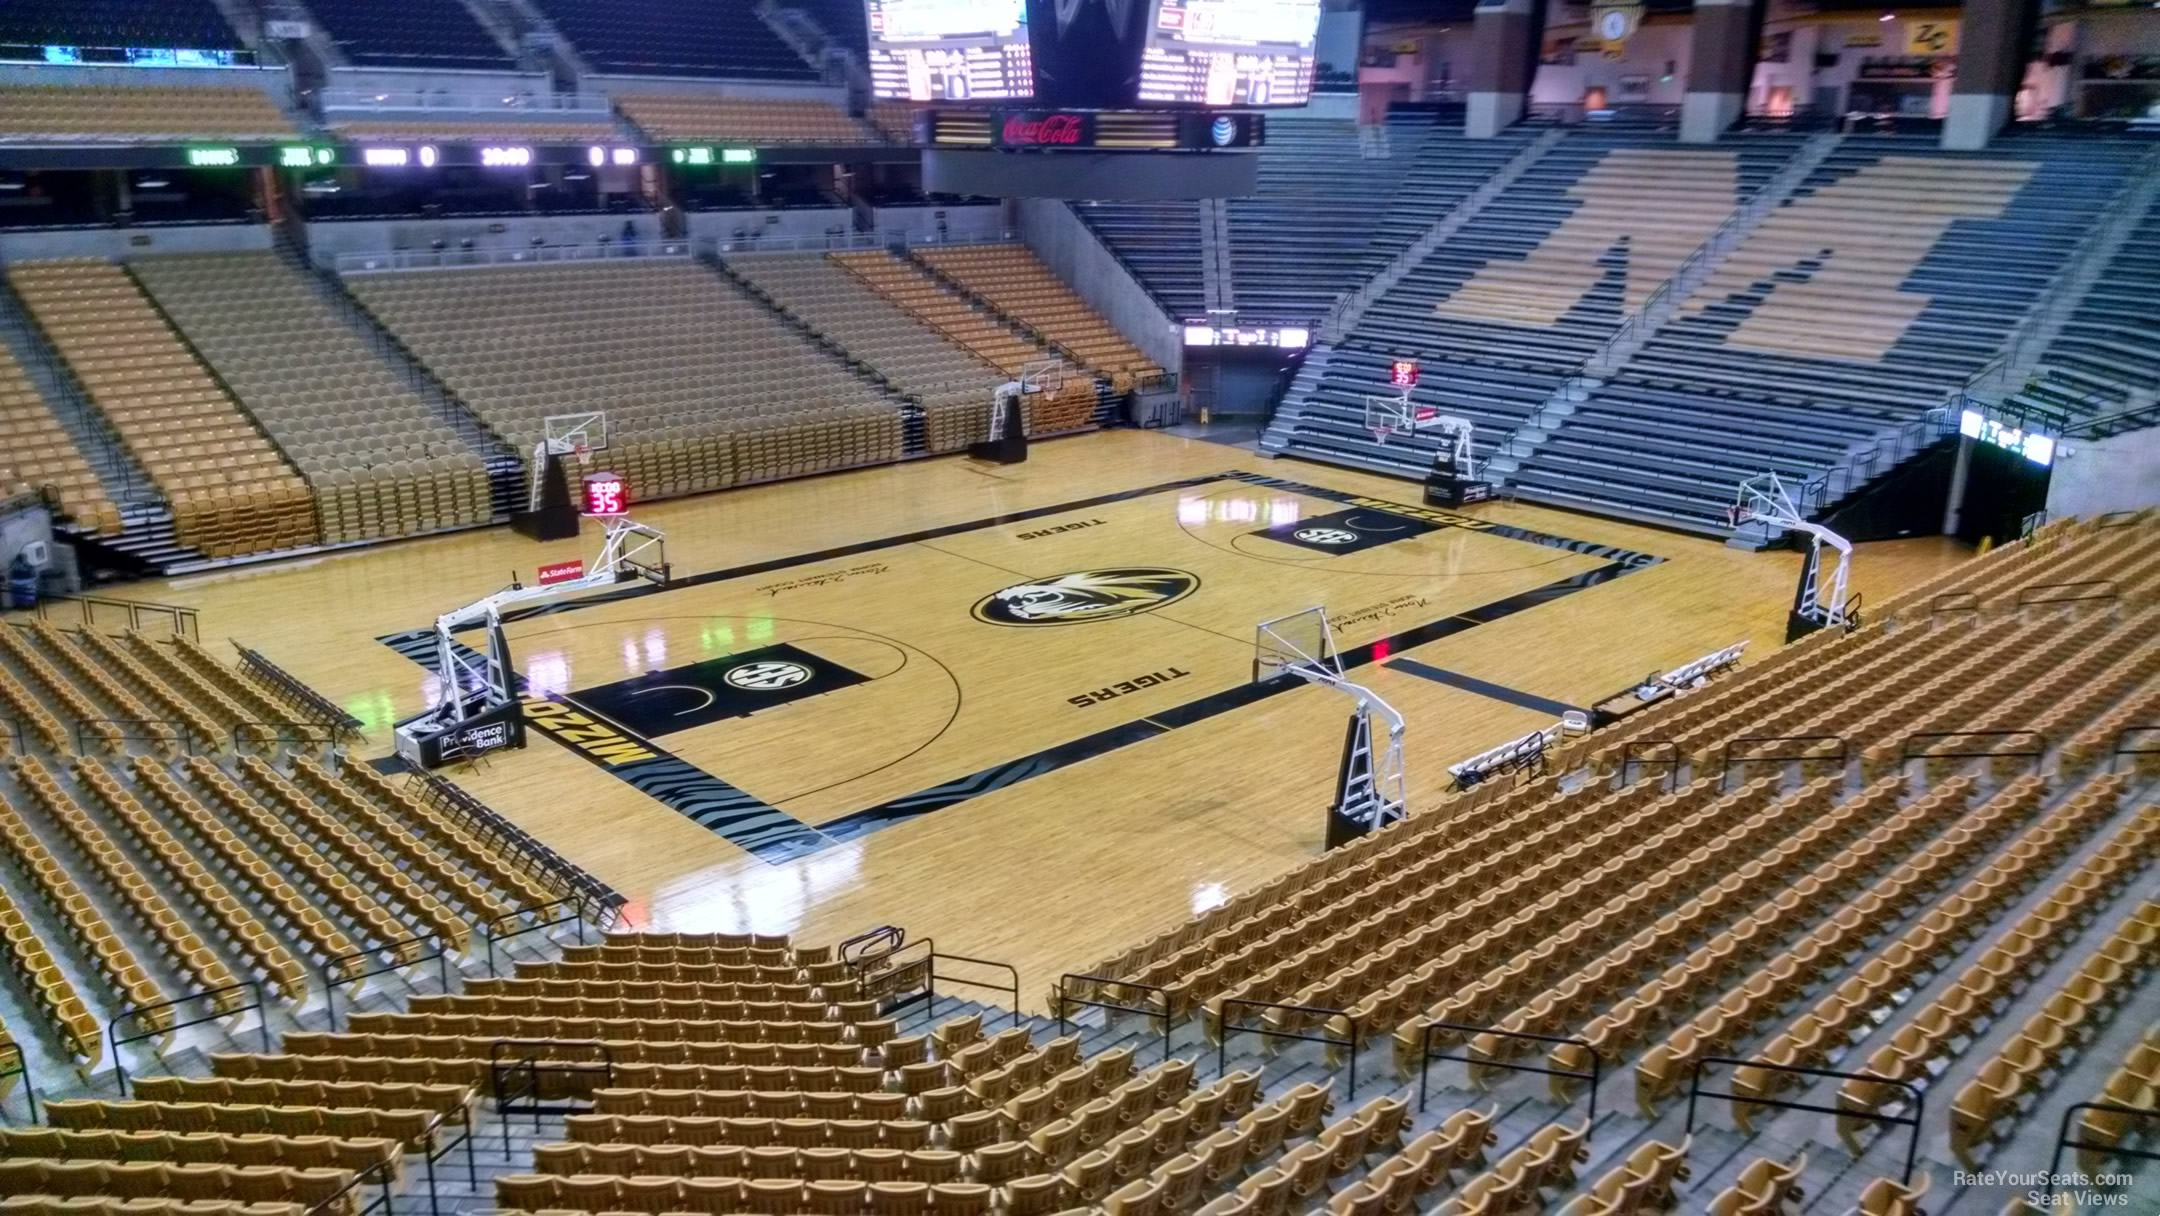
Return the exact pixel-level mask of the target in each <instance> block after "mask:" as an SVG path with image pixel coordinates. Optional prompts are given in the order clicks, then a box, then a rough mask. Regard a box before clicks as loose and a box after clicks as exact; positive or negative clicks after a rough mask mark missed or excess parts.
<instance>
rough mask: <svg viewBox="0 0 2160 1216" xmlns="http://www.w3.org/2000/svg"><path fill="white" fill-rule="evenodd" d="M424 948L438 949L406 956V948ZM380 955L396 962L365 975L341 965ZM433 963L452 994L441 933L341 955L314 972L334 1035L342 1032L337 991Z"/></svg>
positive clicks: (418, 936)
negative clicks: (364, 981) (343, 967)
mask: <svg viewBox="0 0 2160 1216" xmlns="http://www.w3.org/2000/svg"><path fill="white" fill-rule="evenodd" d="M425 945H433V946H434V947H435V949H434V951H433V952H432V953H428V954H407V953H406V952H405V948H406V947H409V946H425ZM381 955H388V956H390V957H391V958H392V959H394V960H396V961H394V962H391V963H388V964H385V965H383V966H380V967H377V968H375V969H374V970H372V971H362V972H359V973H357V974H355V973H353V972H351V971H349V970H343V969H342V964H345V963H352V962H366V961H369V960H372V959H375V958H377V957H379V956H381ZM430 960H433V961H434V963H435V973H436V978H437V979H439V980H441V982H442V987H443V991H444V992H448V991H450V950H449V947H448V946H447V945H446V944H445V943H444V940H443V936H442V935H441V934H439V933H419V934H415V935H413V936H412V937H405V938H399V939H398V940H397V941H394V942H385V943H383V944H382V945H381V946H378V947H374V948H371V949H366V950H355V951H353V952H352V953H350V954H340V955H338V956H337V957H335V958H327V959H324V960H323V961H322V965H321V966H319V967H317V968H316V969H315V976H316V978H317V979H319V980H321V981H322V988H323V1004H324V1006H325V1007H326V1008H327V1009H328V1010H329V1013H330V1029H331V1031H332V1032H333V1033H334V1032H336V1031H339V1030H341V1029H343V1027H341V1026H340V1025H339V1024H338V1007H337V990H338V989H340V988H343V987H345V986H346V985H349V984H357V983H359V982H361V981H362V980H368V979H373V978H375V977H376V976H378V975H389V974H391V973H392V972H396V971H403V970H405V969H406V968H408V967H417V966H419V965H420V964H421V963H425V962H428V961H430ZM333 977H334V978H333Z"/></svg>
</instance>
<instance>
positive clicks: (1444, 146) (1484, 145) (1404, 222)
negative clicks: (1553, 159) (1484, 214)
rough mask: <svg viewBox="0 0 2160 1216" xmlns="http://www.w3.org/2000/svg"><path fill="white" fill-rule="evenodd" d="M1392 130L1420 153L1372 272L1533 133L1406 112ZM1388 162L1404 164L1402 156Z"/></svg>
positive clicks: (1376, 248)
mask: <svg viewBox="0 0 2160 1216" xmlns="http://www.w3.org/2000/svg"><path fill="white" fill-rule="evenodd" d="M1388 129H1389V132H1390V138H1391V140H1392V138H1394V135H1395V133H1397V132H1402V133H1403V134H1404V135H1405V136H1407V137H1410V138H1413V139H1414V140H1415V142H1416V146H1417V154H1416V156H1415V157H1413V158H1412V159H1411V161H1410V165H1409V167H1408V169H1407V171H1405V172H1404V174H1403V177H1402V180H1401V182H1400V183H1399V184H1398V185H1397V186H1396V187H1395V193H1394V198H1393V200H1392V201H1391V202H1390V203H1389V204H1388V208H1387V210H1386V212H1384V213H1383V214H1382V215H1381V217H1380V223H1379V226H1378V227H1377V228H1375V229H1374V230H1373V235H1372V240H1371V242H1370V244H1369V245H1368V246H1367V250H1366V253H1365V256H1364V259H1363V262H1364V269H1365V273H1366V276H1367V277H1369V276H1370V274H1371V273H1372V272H1374V271H1377V270H1378V269H1379V268H1380V267H1382V266H1384V265H1386V264H1387V262H1388V261H1389V260H1391V259H1393V258H1394V257H1395V255H1397V254H1399V253H1401V252H1402V251H1403V250H1405V249H1408V248H1409V247H1410V246H1411V245H1412V244H1414V243H1415V242H1416V241H1417V239H1418V238H1419V237H1421V236H1423V235H1424V234H1425V230H1426V229H1428V228H1430V227H1432V226H1433V224H1434V223H1435V222H1436V221H1438V220H1439V219H1441V218H1442V217H1443V216H1445V215H1446V214H1447V213H1448V212H1450V211H1452V210H1454V209H1455V206H1456V204H1458V203H1460V202H1462V200H1463V199H1465V198H1467V197H1469V196H1470V195H1471V194H1472V193H1473V192H1474V191H1476V190H1477V188H1478V187H1479V186H1482V185H1484V184H1485V183H1486V181H1487V180H1489V179H1490V178H1491V177H1492V176H1493V175H1494V174H1495V173H1498V172H1499V171H1500V169H1501V167H1502V166H1504V165H1506V164H1507V163H1508V162H1509V161H1511V160H1513V159H1515V157H1516V155H1517V154H1519V153H1520V152H1521V151H1522V150H1523V147H1524V146H1525V145H1526V144H1528V143H1529V142H1530V140H1531V138H1532V136H1531V134H1530V133H1529V132H1527V131H1523V130H1521V129H1514V130H1509V131H1505V132H1502V133H1501V134H1500V135H1498V136H1496V137H1494V138H1492V139H1469V138H1466V137H1465V136H1464V135H1463V133H1462V130H1461V128H1460V126H1459V125H1457V124H1456V123H1454V122H1453V121H1450V120H1449V119H1445V118H1443V119H1442V120H1440V121H1439V122H1438V124H1437V125H1433V126H1429V127H1427V126H1424V125H1423V120H1422V119H1420V120H1419V121H1418V122H1415V123H1413V122H1412V121H1411V120H1410V119H1409V118H1408V117H1407V116H1402V115H1398V116H1394V117H1391V118H1390V119H1389V120H1388ZM1386 163H1389V164H1392V165H1396V166H1400V165H1401V161H1400V160H1399V159H1398V160H1393V161H1389V162H1386ZM1362 281H1363V280H1362V278H1361V279H1360V282H1362ZM1241 282H1242V279H1241ZM1356 285H1357V284H1353V285H1352V286H1356Z"/></svg>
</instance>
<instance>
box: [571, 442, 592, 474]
mask: <svg viewBox="0 0 2160 1216" xmlns="http://www.w3.org/2000/svg"><path fill="white" fill-rule="evenodd" d="M570 451H571V453H572V454H573V455H575V456H576V457H577V463H578V467H579V468H580V469H590V468H591V467H592V444H590V443H587V442H585V441H584V440H583V439H580V440H578V441H577V443H576V445H575V446H573V447H572V448H571V449H570Z"/></svg>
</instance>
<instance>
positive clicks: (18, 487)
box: [0, 346, 120, 534]
mask: <svg viewBox="0 0 2160 1216" xmlns="http://www.w3.org/2000/svg"><path fill="white" fill-rule="evenodd" d="M0 444H4V451H5V453H6V454H5V456H0V461H4V462H5V463H0V489H4V490H5V491H6V492H7V493H10V494H17V493H23V492H25V491H37V490H47V489H49V490H51V491H53V492H54V493H55V494H57V495H59V498H60V506H61V509H62V510H64V511H66V512H67V513H68V514H70V515H72V516H74V517H75V520H76V521H77V522H78V523H81V524H83V525H84V526H86V527H89V528H92V529H94V530H96V531H98V532H100V533H105V534H110V533H113V532H117V531H119V530H120V509H119V508H118V507H117V506H114V505H113V501H112V498H111V496H110V495H109V494H107V493H106V491H105V484H104V482H103V481H102V480H101V479H100V478H99V477H98V475H97V471H96V470H95V469H92V468H91V467H90V464H89V462H88V461H86V460H84V459H83V453H82V449H81V448H79V447H77V446H76V445H75V440H74V439H73V437H71V436H70V435H69V434H68V433H67V431H66V429H65V428H63V427H62V426H61V425H60V420H59V419H58V418H56V417H54V416H53V412H52V407H51V405H50V404H48V403H47V402H46V400H45V395H44V394H43V393H41V392H39V391H38V387H37V385H35V384H33V383H32V382H31V380H30V377H29V376H28V375H27V374H26V373H25V372H24V371H23V367H22V364H20V363H18V362H16V360H15V355H14V353H13V352H12V351H9V350H8V349H7V348H6V347H5V346H0Z"/></svg>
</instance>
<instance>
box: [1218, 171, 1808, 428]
mask: <svg viewBox="0 0 2160 1216" xmlns="http://www.w3.org/2000/svg"><path fill="white" fill-rule="evenodd" d="M1795 148H1796V144H1795V143H1794V142H1793V141H1792V140H1791V139H1790V138H1789V137H1784V136H1766V137H1755V138H1750V139H1746V140H1740V141H1736V142H1734V143H1732V144H1730V145H1725V146H1720V147H1717V148H1692V147H1682V146H1680V145H1677V144H1675V143H1673V142H1671V136H1669V135H1660V134H1655V133H1646V132H1638V131H1629V130H1625V129H1615V130H1611V131H1601V130H1593V131H1582V132H1577V133H1574V134H1570V135H1568V136H1567V137H1566V138H1565V139H1563V140H1561V141H1560V142H1559V143H1557V144H1555V145H1553V146H1552V147H1551V148H1550V149H1549V150H1547V151H1546V152H1545V153H1544V155H1542V156H1541V157H1539V158H1538V159H1537V161H1536V162H1535V163H1533V164H1531V165H1530V166H1529V168H1528V169H1527V170H1526V171H1525V172H1524V173H1523V174H1522V175H1521V176H1520V177H1518V178H1516V179H1515V181H1514V182H1513V183H1512V184H1510V185H1509V186H1508V188H1507V189H1506V190H1504V191H1503V192H1502V193H1501V194H1500V195H1499V196H1497V197H1496V198H1494V199H1492V200H1491V201H1490V202H1488V203H1487V204H1486V205H1485V206H1484V207H1483V208H1482V209H1481V210H1480V211H1479V212H1478V213H1477V214H1476V215H1474V216H1472V217H1471V218H1470V219H1469V221H1468V222H1467V223H1465V224H1463V225H1462V226H1461V227H1460V228H1459V229H1458V230H1457V231H1456V232H1455V233H1454V235H1452V236H1451V237H1450V238H1449V239H1447V240H1446V241H1444V242H1443V243H1441V245H1440V246H1439V247H1438V248H1437V249H1435V250H1434V251H1433V252H1432V253H1431V254H1430V255H1429V256H1427V257H1426V258H1424V259H1423V260H1422V261H1421V262H1419V263H1418V264H1417V266H1415V267H1414V268H1412V269H1411V270H1410V272H1409V273H1408V274H1407V275H1406V276H1405V277H1404V278H1403V279H1402V280H1401V281H1400V282H1398V283H1397V284H1396V285H1395V286H1394V287H1393V289H1392V290H1390V291H1389V292H1388V293H1387V294H1386V295H1384V296H1383V297H1381V298H1380V299H1378V300H1376V301H1375V302H1374V303H1373V304H1372V306H1371V307H1370V308H1369V309H1368V310H1367V311H1366V312H1365V314H1364V316H1363V318H1362V319H1361V320H1360V322H1359V323H1358V326H1357V328H1356V329H1355V330H1354V331H1353V332H1352V333H1351V334H1349V335H1348V336H1347V337H1346V338H1345V339H1344V340H1343V342H1342V343H1341V344H1340V346H1339V347H1337V348H1336V349H1335V350H1334V351H1332V352H1331V354H1330V356H1329V359H1328V361H1327V363H1326V366H1325V372H1324V375H1323V376H1322V377H1321V378H1320V379H1319V381H1318V383H1317V384H1314V385H1312V386H1311V387H1310V389H1309V391H1306V392H1305V393H1303V394H1302V395H1294V397H1293V400H1291V401H1289V402H1286V404H1285V413H1286V414H1287V415H1288V416H1289V418H1290V419H1292V420H1293V421H1292V422H1291V423H1290V425H1289V426H1287V427H1278V433H1279V438H1278V439H1273V440H1271V443H1276V442H1281V443H1286V444H1287V446H1288V447H1289V448H1291V449H1292V450H1296V451H1300V452H1306V453H1310V454H1313V455H1317V456H1320V457H1322V458H1326V457H1327V455H1329V454H1331V453H1333V454H1336V455H1339V456H1346V457H1348V458H1351V459H1354V460H1363V461H1367V462H1378V463H1383V464H1387V463H1396V464H1399V465H1401V466H1402V467H1404V468H1412V467H1417V466H1420V465H1422V466H1423V467H1427V468H1429V467H1430V464H1431V459H1432V452H1433V450H1434V445H1435V444H1436V443H1437V440H1436V439H1434V438H1432V437H1429V436H1428V437H1422V438H1416V439H1413V438H1411V437H1409V436H1399V437H1396V438H1394V439H1392V440H1390V444H1392V445H1393V446H1392V447H1384V446H1382V445H1380V444H1378V443H1376V442H1375V441H1374V439H1373V436H1372V434H1371V432H1370V431H1369V430H1367V429H1366V427H1365V425H1364V399H1365V397H1366V396H1368V395H1389V396H1392V395H1394V394H1395V393H1396V391H1397V390H1394V389H1392V388H1390V387H1389V386H1388V369H1389V365H1390V364H1391V363H1392V362H1393V361H1394V360H1396V359H1402V358H1414V359H1416V360H1418V362H1419V363H1420V365H1421V366H1422V368H1423V381H1422V383H1421V384H1420V385H1419V387H1418V388H1417V390H1416V391H1415V392H1414V393H1413V394H1412V398H1413V400H1414V401H1415V402H1416V403H1417V404H1418V405H1420V406H1428V407H1431V408H1433V409H1436V410H1438V411H1439V412H1441V413H1445V414H1451V415H1455V416H1458V417H1463V418H1467V419H1469V420H1470V421H1471V422H1472V423H1473V424H1475V426H1476V427H1477V434H1476V443H1475V447H1476V451H1477V454H1478V456H1479V457H1480V458H1481V459H1482V458H1483V457H1485V456H1487V455H1489V454H1490V453H1491V451H1492V450H1493V448H1494V446H1495V445H1497V444H1498V443H1499V442H1500V441H1501V440H1502V439H1504V438H1505V437H1506V436H1507V435H1508V434H1509V432H1511V431H1513V430H1514V429H1515V427H1516V426H1518V425H1519V424H1521V422H1522V421H1523V419H1525V418H1527V417H1528V416H1529V415H1530V413H1531V412H1532V411H1534V410H1535V409H1537V408H1538V407H1539V406H1540V405H1542V404H1543V403H1544V402H1545V400H1546V399H1547V398H1548V397H1550V396H1551V395H1552V393H1553V390H1554V389H1555V388H1557V387H1558V386H1559V385H1560V383H1561V382H1562V381H1563V380H1565V379H1567V378H1568V377H1569V376H1571V375H1574V374H1575V373H1576V372H1577V371H1578V370H1579V369H1580V368H1581V367H1582V365H1583V363H1584V361H1585V360H1587V359H1588V358H1589V357H1590V356H1591V355H1592V354H1594V353H1595V352H1596V351H1597V350H1598V349H1599V347H1600V346H1602V345H1603V344H1604V342H1605V341H1606V339H1608V338H1610V337H1611V336H1612V335H1613V333H1614V332H1615V331H1616V330H1618V329H1619V327H1620V325H1621V324H1622V322H1623V321H1624V320H1625V319H1626V318H1627V317H1628V316H1629V315H1630V314H1631V313H1634V312H1636V311H1637V310H1639V309H1640V308H1641V307H1642V305H1643V303H1644V301H1645V300H1647V299H1648V298H1649V296H1650V295H1651V293H1653V292H1654V291H1656V290H1657V289H1658V288H1659V287H1660V286H1661V285H1662V284H1663V283H1664V282H1665V281H1666V280H1667V279H1668V278H1670V277H1671V276H1672V274H1673V272H1674V271H1676V270H1678V269H1679V267H1680V265H1681V263H1682V262H1684V261H1685V260H1686V259H1687V257H1688V255H1689V254H1691V253H1692V252H1694V250H1695V248H1696V247H1697V246H1698V245H1700V244H1701V243H1702V242H1703V240H1704V239H1705V238H1707V237H1709V235H1710V234H1711V233H1712V232H1713V231H1715V230H1716V229H1717V227H1718V226H1719V225H1720V224H1722V223H1723V222H1724V221H1725V219H1726V217H1727V216H1728V215H1730V214H1731V213H1732V211H1733V209H1734V208H1735V207H1737V206H1739V205H1740V204H1741V203H1743V202H1745V201H1746V200H1747V199H1748V198H1749V197H1751V196H1752V195H1753V194H1754V193H1755V191H1757V190H1759V189H1760V188H1762V186H1763V185H1764V184H1765V183H1766V182H1767V181H1768V180H1769V178H1770V177H1771V176H1772V175H1773V174H1774V173H1775V172H1776V171H1777V169H1778V167H1779V166H1780V165H1781V164H1782V163H1783V162H1784V161H1785V160H1787V159H1788V158H1789V157H1790V156H1791V155H1792V153H1793V151H1794V150H1795ZM1413 239H1414V238H1413ZM1241 290H1242V289H1241ZM1294 392H1295V391H1294ZM1406 453H1414V454H1409V455H1406Z"/></svg>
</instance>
